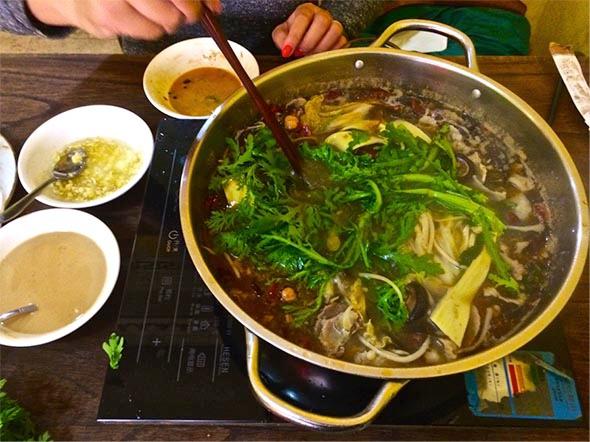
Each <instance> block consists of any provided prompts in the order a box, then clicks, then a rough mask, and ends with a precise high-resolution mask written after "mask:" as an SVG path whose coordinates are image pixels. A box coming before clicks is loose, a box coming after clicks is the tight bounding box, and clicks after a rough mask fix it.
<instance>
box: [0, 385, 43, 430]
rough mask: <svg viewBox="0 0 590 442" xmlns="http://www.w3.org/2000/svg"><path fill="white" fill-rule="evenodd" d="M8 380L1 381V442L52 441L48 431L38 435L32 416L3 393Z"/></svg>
mask: <svg viewBox="0 0 590 442" xmlns="http://www.w3.org/2000/svg"><path fill="white" fill-rule="evenodd" d="M5 385H6V379H0V441H5V440H6V441H7V440H15V441H16V440H25V441H37V440H38V441H50V440H51V436H50V435H49V433H48V432H47V431H46V432H44V433H41V434H38V433H37V431H36V428H35V424H34V423H33V421H32V420H31V416H30V414H29V413H28V412H27V411H26V410H25V409H24V408H22V407H21V406H20V405H19V404H18V402H16V401H15V400H14V399H11V398H10V397H9V396H8V395H7V394H6V392H4V391H3V389H4V386H5Z"/></svg>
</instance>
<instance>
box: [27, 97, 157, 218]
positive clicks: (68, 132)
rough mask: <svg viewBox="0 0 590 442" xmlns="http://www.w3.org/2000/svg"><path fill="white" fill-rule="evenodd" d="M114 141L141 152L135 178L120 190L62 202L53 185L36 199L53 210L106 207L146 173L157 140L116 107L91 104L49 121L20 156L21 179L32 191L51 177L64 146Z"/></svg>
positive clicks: (133, 116) (37, 131) (137, 122)
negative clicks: (85, 140)
mask: <svg viewBox="0 0 590 442" xmlns="http://www.w3.org/2000/svg"><path fill="white" fill-rule="evenodd" d="M89 137H104V138H112V139H116V140H119V141H122V142H124V143H126V144H127V145H128V146H129V147H131V148H132V149H134V150H135V151H136V152H137V153H139V155H140V157H141V164H140V166H139V168H138V170H137V172H136V173H135V175H134V176H133V177H132V178H131V179H130V180H129V182H128V183H127V184H125V185H124V186H123V187H121V188H120V189H118V190H116V191H114V192H112V193H109V194H108V195H105V196H103V197H101V198H96V199H93V200H89V201H63V200H61V199H59V198H57V197H56V196H55V194H54V193H53V191H52V189H51V186H49V187H47V188H46V189H45V190H44V191H43V192H42V193H41V194H40V195H39V196H37V200H38V201H40V202H42V203H44V204H47V205H48V206H52V207H64V208H82V207H93V206H98V205H100V204H104V203H106V202H109V201H111V200H114V199H115V198H117V197H119V196H121V195H123V194H124V193H125V192H127V191H128V190H129V189H131V187H133V186H134V185H135V184H136V183H137V182H138V181H139V180H140V179H141V177H142V176H143V174H144V173H145V172H146V171H147V169H148V167H149V165H150V163H151V161H152V156H153V154H154V139H153V136H152V132H151V130H150V128H149V127H148V125H147V124H146V123H145V122H144V121H143V120H142V119H141V118H139V117H138V116H137V115H135V114H134V113H133V112H131V111H128V110H127V109H123V108H121V107H117V106H109V105H102V104H98V105H92V106H83V107H77V108H74V109H70V110H68V111H65V112H63V113H61V114H58V115H56V116H55V117H53V118H51V119H49V120H47V121H46V122H45V123H43V124H42V125H41V126H39V127H38V128H37V129H35V131H34V132H33V133H32V134H31V135H30V136H29V138H28V139H27V141H25V144H23V147H22V149H21V151H20V155H19V157H18V177H19V179H20V182H21V183H22V185H23V187H24V188H25V190H26V191H27V192H30V191H31V190H33V189H34V188H35V187H37V186H38V185H39V184H41V183H42V182H43V181H45V180H46V179H47V178H49V176H50V174H51V169H52V168H53V163H54V162H55V156H56V154H57V153H58V152H60V151H61V150H62V149H63V148H64V146H66V145H67V144H69V143H72V142H74V141H77V140H80V139H83V138H89Z"/></svg>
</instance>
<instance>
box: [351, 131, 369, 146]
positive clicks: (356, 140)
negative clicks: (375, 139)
mask: <svg viewBox="0 0 590 442" xmlns="http://www.w3.org/2000/svg"><path fill="white" fill-rule="evenodd" d="M350 135H352V140H350V142H349V143H348V148H349V149H352V148H353V147H355V146H358V145H359V144H361V143H364V142H365V141H367V140H368V139H369V134H368V133H367V132H363V131H362V130H352V131H350Z"/></svg>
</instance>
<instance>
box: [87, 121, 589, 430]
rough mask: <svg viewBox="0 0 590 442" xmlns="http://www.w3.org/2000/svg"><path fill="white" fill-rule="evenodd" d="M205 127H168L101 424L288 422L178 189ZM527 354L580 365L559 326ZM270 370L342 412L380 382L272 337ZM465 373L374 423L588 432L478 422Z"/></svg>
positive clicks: (160, 140) (282, 382) (432, 385)
mask: <svg viewBox="0 0 590 442" xmlns="http://www.w3.org/2000/svg"><path fill="white" fill-rule="evenodd" d="M202 124H203V122H202V121H198V120H175V119H164V120H162V122H161V124H160V126H159V128H158V132H157V137H156V146H155V149H156V150H155V154H154V160H153V163H152V167H151V170H150V175H149V180H148V182H147V188H146V193H145V198H144V204H143V210H142V213H141V219H140V223H139V226H138V231H137V235H136V238H135V244H134V248H133V253H132V256H131V258H130V260H129V265H128V270H127V281H126V284H125V289H124V295H123V299H122V304H121V310H120V313H119V318H118V322H117V333H118V334H120V335H122V336H124V337H125V350H124V357H123V359H122V361H121V364H120V368H119V369H118V370H112V369H109V370H108V371H107V375H106V379H105V383H104V389H103V392H102V398H101V402H100V407H99V410H98V420H99V421H101V422H148V423H154V422H161V423H164V422H170V423H174V422H185V423H195V424H199V423H217V424H253V425H268V424H273V425H276V424H280V423H282V421H280V420H278V419H277V418H275V417H273V415H272V414H271V413H269V412H268V411H267V410H266V409H265V408H264V407H262V406H261V405H260V404H259V403H258V402H257V400H256V399H255V397H254V395H253V394H252V392H251V389H250V384H249V381H248V377H247V374H246V369H245V342H244V331H243V327H242V325H241V324H240V323H239V322H238V321H237V320H235V319H234V318H233V317H232V316H231V315H229V314H228V313H227V312H226V311H225V310H224V308H223V307H222V306H221V305H220V304H219V303H218V302H217V301H216V300H215V298H214V296H213V295H212V294H211V292H209V290H208V289H207V287H206V286H205V285H204V283H203V282H202V280H201V279H200V277H199V275H198V274H197V272H196V270H195V268H194V266H193V263H192V261H191V259H190V257H189V255H188V252H187V250H186V248H185V246H184V240H183V237H182V233H181V226H180V218H179V212H178V211H179V204H178V192H179V187H180V181H181V174H182V168H183V165H184V162H185V159H186V155H187V152H188V150H189V148H190V146H191V144H192V142H193V140H194V139H195V136H196V134H197V133H198V131H199V129H200V128H201V126H202ZM527 348H529V349H532V350H540V351H549V352H552V353H554V354H555V357H556V361H557V362H558V363H559V366H560V367H561V368H562V369H564V370H566V371H567V370H570V369H571V364H570V358H569V354H568V350H567V345H566V341H565V338H564V335H563V332H562V329H561V327H560V326H559V324H558V323H554V324H553V325H552V326H551V327H549V328H548V329H546V330H545V332H543V333H542V334H541V335H540V336H539V337H537V339H535V340H534V341H532V342H531V343H530V344H529V345H528V346H527ZM260 357H261V361H260V369H261V373H262V378H263V380H264V382H265V384H266V385H267V386H268V387H269V388H271V390H273V391H274V392H275V393H276V394H278V395H279V396H281V397H282V398H284V399H286V400H288V401H291V402H292V403H294V404H296V405H299V406H301V407H304V408H306V409H309V410H312V411H316V412H323V413H327V414H331V415H334V416H346V415H352V414H355V413H357V412H358V411H360V410H361V409H363V408H364V407H365V405H366V404H367V402H368V401H369V400H370V399H371V397H372V396H373V394H374V393H375V392H376V391H377V389H378V388H379V386H380V385H381V381H379V380H375V379H368V378H362V377H358V376H352V375H347V374H342V373H338V372H334V371H331V370H327V369H324V368H321V367H318V366H315V365H312V364H309V363H306V362H304V361H301V360H299V359H296V358H293V357H292V356H289V355H287V354H286V353H284V352H282V351H280V350H278V349H276V348H274V347H273V346H271V345H269V344H266V343H264V342H261V352H260ZM465 385H466V384H465V378H464V375H463V374H457V375H451V376H445V377H438V378H433V379H424V380H416V381H412V382H410V383H409V384H408V385H407V386H406V387H404V388H403V389H402V391H401V392H400V393H399V395H398V396H397V397H396V398H395V399H394V400H393V401H392V402H391V403H390V404H389V406H388V407H387V408H386V409H385V410H384V411H383V412H382V413H381V414H380V416H379V417H378V418H377V420H376V421H375V423H374V425H401V424H403V425H457V426H497V425H504V426H506V425H513V426H543V427H546V426H583V425H585V419H584V418H583V417H582V418H580V419H577V420H570V421H556V420H544V421H542V423H541V422H540V421H539V420H526V419H512V418H504V417H503V418H489V417H479V416H475V415H474V414H473V412H472V411H471V410H470V408H469V406H468V400H467V391H466V386H465Z"/></svg>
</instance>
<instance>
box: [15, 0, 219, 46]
mask: <svg viewBox="0 0 590 442" xmlns="http://www.w3.org/2000/svg"><path fill="white" fill-rule="evenodd" d="M26 2H27V5H28V8H29V10H30V12H31V14H33V15H34V16H35V18H36V19H37V20H39V21H40V22H42V23H44V24H47V25H54V26H74V27H76V28H80V29H82V30H84V31H86V32H88V33H89V34H92V35H94V36H96V37H99V38H108V37H114V36H116V35H125V36H129V37H133V38H137V39H141V40H155V39H157V38H160V37H162V36H163V35H164V34H172V33H173V32H174V31H176V29H178V27H179V26H182V25H184V24H187V23H195V22H196V21H197V20H199V18H200V17H201V12H202V8H203V7H204V6H205V5H206V6H207V7H208V8H209V9H211V10H212V11H213V12H214V13H217V14H219V13H221V9H222V7H221V0H203V1H195V0H148V1H146V0H26Z"/></svg>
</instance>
